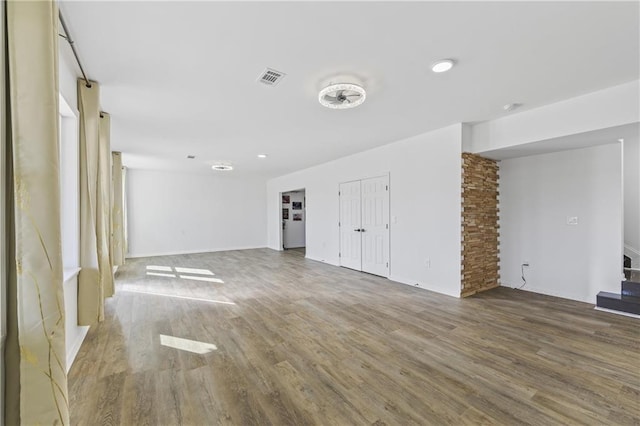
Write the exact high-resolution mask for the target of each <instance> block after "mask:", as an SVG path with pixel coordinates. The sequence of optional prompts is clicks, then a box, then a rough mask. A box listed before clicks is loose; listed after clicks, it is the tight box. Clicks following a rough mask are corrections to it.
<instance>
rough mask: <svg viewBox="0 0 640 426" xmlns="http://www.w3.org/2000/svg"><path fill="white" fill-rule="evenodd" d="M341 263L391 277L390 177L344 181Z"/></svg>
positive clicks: (342, 187) (341, 196)
mask: <svg viewBox="0 0 640 426" xmlns="http://www.w3.org/2000/svg"><path fill="white" fill-rule="evenodd" d="M339 195H340V266H345V267H347V268H351V269H355V270H358V271H363V272H368V273H370V274H375V275H380V276H383V277H388V276H389V177H388V176H381V177H376V178H371V179H364V180H361V181H354V182H347V183H341V184H340V193H339Z"/></svg>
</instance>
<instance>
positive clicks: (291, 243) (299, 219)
mask: <svg viewBox="0 0 640 426" xmlns="http://www.w3.org/2000/svg"><path fill="white" fill-rule="evenodd" d="M281 209H282V214H281V217H282V248H283V249H284V250H289V249H304V248H305V247H306V220H307V202H306V194H305V190H304V189H297V190H295V191H289V192H283V193H282V199H281Z"/></svg>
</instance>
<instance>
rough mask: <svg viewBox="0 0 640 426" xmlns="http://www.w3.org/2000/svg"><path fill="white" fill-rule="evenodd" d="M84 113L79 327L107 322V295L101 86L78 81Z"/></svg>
mask: <svg viewBox="0 0 640 426" xmlns="http://www.w3.org/2000/svg"><path fill="white" fill-rule="evenodd" d="M78 109H79V111H80V268H82V269H80V274H79V275H78V324H79V325H91V324H95V323H96V322H98V321H102V320H103V319H104V291H103V287H102V281H101V279H100V278H101V277H100V270H99V266H98V265H99V264H98V234H97V229H98V225H97V212H98V209H97V203H98V160H99V146H100V144H99V134H100V130H99V129H100V86H99V85H98V83H95V82H92V83H91V86H90V87H89V86H88V85H87V84H86V82H85V81H84V80H81V79H79V80H78Z"/></svg>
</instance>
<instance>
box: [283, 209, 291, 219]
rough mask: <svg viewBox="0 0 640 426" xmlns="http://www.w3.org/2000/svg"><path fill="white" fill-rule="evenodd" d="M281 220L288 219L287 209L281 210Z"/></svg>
mask: <svg viewBox="0 0 640 426" xmlns="http://www.w3.org/2000/svg"><path fill="white" fill-rule="evenodd" d="M282 218H283V219H289V209H282Z"/></svg>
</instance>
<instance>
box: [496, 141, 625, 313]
mask: <svg viewBox="0 0 640 426" xmlns="http://www.w3.org/2000/svg"><path fill="white" fill-rule="evenodd" d="M621 155H622V153H621V145H620V144H611V145H602V146H597V147H593V148H586V149H580V150H573V151H563V152H559V153H552V154H544V155H536V156H531V157H523V158H515V159H510V160H503V161H501V162H500V269H501V281H502V285H505V286H509V287H519V286H520V285H521V283H522V280H521V279H520V276H521V273H520V265H521V264H522V263H523V262H524V261H528V262H530V267H528V268H526V267H525V276H526V279H527V285H526V286H525V288H524V290H529V291H535V292H538V293H544V294H549V295H554V296H559V297H564V298H568V299H574V300H579V301H584V302H588V303H595V299H596V294H597V293H598V292H599V291H601V290H602V291H611V292H619V291H620V280H621V272H622V269H621V268H622V265H621V263H622V235H621V234H622V232H621V231H622V222H621V221H622V189H621V181H622V169H621V167H622V164H621V163H622V158H621ZM567 216H577V217H578V225H575V226H571V225H567V223H566V222H567Z"/></svg>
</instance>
